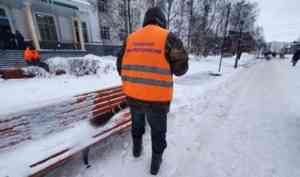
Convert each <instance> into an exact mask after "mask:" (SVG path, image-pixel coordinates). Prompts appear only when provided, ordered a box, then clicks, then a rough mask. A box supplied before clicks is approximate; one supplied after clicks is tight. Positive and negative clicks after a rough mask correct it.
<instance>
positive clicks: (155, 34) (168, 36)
mask: <svg viewBox="0 0 300 177" xmlns="http://www.w3.org/2000/svg"><path fill="white" fill-rule="evenodd" d="M166 26H167V25H166V18H165V16H164V14H163V12H162V11H161V10H160V9H159V8H157V7H154V8H150V9H149V10H148V11H147V12H146V15H145V18H144V24H143V28H141V29H139V30H137V31H136V32H134V33H132V34H130V35H129V36H128V38H127V40H126V41H125V43H124V45H123V48H122V50H121V52H120V55H119V57H118V60H117V68H118V72H119V74H120V76H121V77H122V81H123V91H124V93H125V94H126V95H127V100H128V104H129V107H130V111H131V115H132V130H131V133H132V139H133V156H134V157H139V156H140V155H141V153H142V149H143V145H142V144H143V134H144V132H145V119H147V121H148V123H149V125H150V127H151V140H152V160H151V169H150V173H151V174H153V175H156V174H157V173H158V171H159V169H160V165H161V162H162V155H163V152H164V150H165V148H166V147H167V142H166V133H167V113H168V112H169V107H170V103H171V101H172V95H173V74H175V75H176V76H181V75H183V74H185V73H186V72H187V70H188V54H187V53H186V51H185V50H184V47H183V44H182V42H181V41H180V40H179V39H178V38H177V37H176V36H175V35H174V34H172V33H170V32H169V31H168V30H167V29H166Z"/></svg>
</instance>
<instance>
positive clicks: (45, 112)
mask: <svg viewBox="0 0 300 177" xmlns="http://www.w3.org/2000/svg"><path fill="white" fill-rule="evenodd" d="M113 116H115V117H117V118H116V119H113V120H111V118H112V117H113ZM83 120H88V121H90V123H91V124H92V125H93V126H94V127H97V128H96V130H98V127H99V131H97V132H95V134H93V135H90V137H89V138H88V139H86V140H82V143H81V144H80V146H76V147H66V148H63V149H60V150H58V151H56V152H55V153H53V154H51V155H49V156H48V157H45V158H43V159H39V160H37V161H35V162H33V163H31V164H28V167H29V168H30V174H28V176H30V177H39V176H43V175H46V174H47V173H49V172H51V171H52V170H53V169H55V168H57V167H59V166H60V165H62V164H64V163H65V162H67V161H68V160H70V159H72V157H74V156H75V155H77V154H78V153H82V154H83V155H84V156H83V160H84V163H85V164H86V165H87V166H89V162H88V152H89V148H90V147H91V146H93V145H95V144H98V143H101V142H102V141H103V140H105V139H106V138H108V137H110V136H112V135H115V134H117V133H121V132H124V131H127V130H129V129H130V127H131V117H130V114H129V110H128V108H127V104H126V96H125V95H124V93H123V92H122V89H121V87H113V88H109V89H104V90H99V91H94V92H89V93H85V94H81V95H77V96H75V97H72V98H69V99H63V100H60V101H57V102H55V103H51V104H50V105H47V106H42V107H38V108H34V109H32V110H28V111H23V112H22V113H17V114H13V115H7V117H6V119H4V118H1V117H0V133H1V132H4V131H6V133H7V134H8V135H10V136H11V137H9V136H8V137H6V138H5V137H2V138H3V140H5V141H2V142H6V144H1V143H0V149H1V147H2V148H11V147H12V146H15V145H16V144H19V143H22V142H24V141H33V140H38V139H39V138H43V137H44V136H45V135H49V134H51V133H53V132H55V133H57V132H62V131H64V130H65V129H68V128H71V127H73V126H75V125H76V124H77V123H78V122H80V121H83ZM20 123H21V124H22V125H24V131H23V130H22V129H20V125H21V124H20ZM49 125H51V126H49ZM36 126H38V130H39V131H37V130H35V129H36ZM16 129H17V130H18V131H16ZM41 130H42V131H41ZM10 132H11V133H10ZM16 132H19V133H20V134H18V133H17V134H16ZM16 136H18V137H24V138H20V139H18V138H15V137H16ZM10 139H11V140H12V141H9V140H10ZM1 140H2V139H1V136H0V141H1ZM14 140H16V142H14Z"/></svg>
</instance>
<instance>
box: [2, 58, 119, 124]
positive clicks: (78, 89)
mask: <svg viewBox="0 0 300 177" xmlns="http://www.w3.org/2000/svg"><path fill="white" fill-rule="evenodd" d="M74 61H75V62H74ZM80 61H87V62H85V63H83V62H81V63H79V62H80ZM48 63H49V66H50V70H59V69H64V70H65V71H66V72H67V74H66V75H62V76H49V77H46V78H44V77H36V78H33V79H17V80H2V81H0V98H1V100H2V101H3V102H5V104H1V105H0V119H1V115H5V114H9V113H15V112H19V111H22V110H27V109H31V108H35V107H39V106H42V105H48V104H51V103H53V102H59V101H60V100H64V99H68V98H70V97H72V96H75V95H78V94H82V93H86V92H89V91H95V90H99V89H103V88H107V87H112V86H116V85H120V84H121V80H120V77H119V76H118V74H117V71H116V68H115V58H114V57H96V56H93V55H87V56H85V57H83V58H60V57H57V58H52V59H50V61H48ZM74 63H75V64H74ZM79 64H83V65H84V66H86V68H79V67H74V65H79ZM71 67H73V69H71ZM74 68H76V69H77V70H74ZM89 68H90V70H92V71H94V70H95V71H97V72H96V74H92V75H85V76H81V77H78V76H76V75H74V73H75V72H77V73H83V72H84V71H88V69H89Z"/></svg>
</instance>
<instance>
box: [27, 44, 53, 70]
mask: <svg viewBox="0 0 300 177" xmlns="http://www.w3.org/2000/svg"><path fill="white" fill-rule="evenodd" d="M24 60H25V62H26V63H27V65H28V66H38V67H41V68H43V69H45V70H46V71H47V72H49V66H48V65H47V64H46V63H44V62H41V56H40V53H39V52H38V51H37V50H36V49H35V48H34V47H27V48H26V49H25V50H24Z"/></svg>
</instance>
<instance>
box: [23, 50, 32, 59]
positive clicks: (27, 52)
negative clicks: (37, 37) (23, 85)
mask: <svg viewBox="0 0 300 177" xmlns="http://www.w3.org/2000/svg"><path fill="white" fill-rule="evenodd" d="M24 60H25V61H32V52H31V50H30V49H29V48H26V49H25V51H24Z"/></svg>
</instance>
